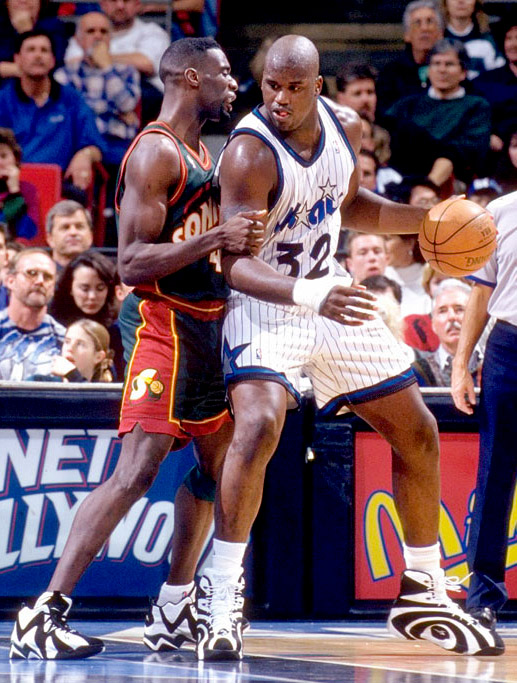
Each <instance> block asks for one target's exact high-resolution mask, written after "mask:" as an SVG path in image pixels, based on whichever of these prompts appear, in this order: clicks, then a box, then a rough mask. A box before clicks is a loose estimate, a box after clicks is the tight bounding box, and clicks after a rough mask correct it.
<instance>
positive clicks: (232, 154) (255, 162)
mask: <svg viewBox="0 0 517 683" xmlns="http://www.w3.org/2000/svg"><path fill="white" fill-rule="evenodd" d="M273 146H274V141H273V136H268V135H267V134H266V129H265V128H264V127H263V126H261V121H260V119H259V118H258V117H255V116H254V115H253V113H251V114H248V115H247V116H245V117H244V118H243V119H242V120H241V121H240V122H239V124H238V125H237V126H236V127H235V128H234V129H233V131H232V132H231V133H230V136H229V138H228V141H227V142H226V145H225V146H224V148H223V151H222V154H221V159H222V162H223V163H228V162H229V161H231V163H237V164H238V165H240V166H242V165H246V166H248V167H251V168H257V167H260V166H262V165H263V164H264V163H271V160H272V158H273V156H274V152H273Z"/></svg>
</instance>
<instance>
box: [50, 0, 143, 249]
mask: <svg viewBox="0 0 517 683" xmlns="http://www.w3.org/2000/svg"><path fill="white" fill-rule="evenodd" d="M110 35H111V22H110V20H109V19H108V17H107V16H106V15H105V14H102V13H101V12H89V13H88V14H85V15H83V16H82V17H81V19H80V20H79V22H78V24H77V30H76V34H75V37H76V40H77V43H78V45H80V47H81V48H82V50H83V59H82V60H81V61H74V62H71V63H69V64H67V65H66V66H64V67H62V68H61V69H58V71H57V72H56V74H55V78H56V81H58V82H59V83H61V84H62V85H72V86H73V87H74V88H76V90H78V91H79V92H80V93H81V95H82V96H83V98H84V100H85V102H86V104H87V105H88V106H89V107H90V108H91V109H92V110H93V112H94V113H95V115H96V122H97V128H98V130H99V133H100V134H101V135H102V138H103V141H104V155H103V159H102V163H103V166H104V167H105V169H106V171H107V173H108V183H107V197H106V205H107V207H108V208H110V209H111V214H112V215H113V216H114V203H115V186H116V180H117V173H118V168H119V166H120V162H121V161H122V158H123V156H124V154H125V153H126V151H127V149H128V147H129V145H130V143H131V140H132V139H133V138H134V137H135V135H136V133H137V131H138V127H139V125H140V116H139V114H138V113H137V107H138V106H139V104H140V101H141V92H140V74H139V72H138V70H137V69H136V67H134V66H133V65H131V64H119V63H117V62H116V61H114V57H113V55H112V54H111V52H110ZM106 232H107V236H106V239H105V244H109V245H116V244H117V235H116V226H115V221H114V218H113V219H112V220H110V221H109V222H108V225H107V228H106Z"/></svg>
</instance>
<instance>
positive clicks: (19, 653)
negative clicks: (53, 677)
mask: <svg viewBox="0 0 517 683" xmlns="http://www.w3.org/2000/svg"><path fill="white" fill-rule="evenodd" d="M105 649H106V647H105V645H104V644H103V645H102V646H99V647H95V648H94V649H93V651H90V652H87V653H85V652H84V650H81V648H79V649H77V650H75V651H73V652H63V653H57V656H56V657H41V656H40V655H39V654H38V653H37V652H35V651H34V650H31V649H30V648H19V647H18V646H17V645H15V644H14V643H11V648H10V650H9V659H40V660H46V661H54V660H56V659H88V657H93V656H94V655H98V654H100V653H101V652H104V650H105Z"/></svg>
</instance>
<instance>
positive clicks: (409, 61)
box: [377, 0, 443, 125]
mask: <svg viewBox="0 0 517 683" xmlns="http://www.w3.org/2000/svg"><path fill="white" fill-rule="evenodd" d="M402 21H403V24H404V41H405V43H406V47H405V50H404V52H403V53H402V54H401V55H400V56H399V57H398V58H397V59H395V60H393V61H392V62H390V63H388V64H387V65H386V66H385V67H384V69H383V70H382V71H381V73H380V74H379V79H378V81H377V97H378V110H379V112H380V114H381V115H384V113H385V112H386V111H387V110H388V109H389V107H391V105H392V104H394V103H395V102H397V100H400V99H401V98H402V97H406V96H409V95H414V94H418V93H421V92H422V91H423V89H424V88H425V89H427V87H428V81H427V64H428V57H429V53H430V51H431V49H432V47H433V46H434V44H435V43H436V42H437V41H438V40H440V38H443V18H442V15H441V14H440V12H439V10H438V7H437V5H436V3H435V2H434V0H413V2H409V3H408V5H407V7H406V9H405V10H404V16H403V19H402ZM381 123H382V125H384V123H383V122H382V120H381Z"/></svg>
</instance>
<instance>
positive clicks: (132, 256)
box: [118, 230, 220, 287]
mask: <svg viewBox="0 0 517 683" xmlns="http://www.w3.org/2000/svg"><path fill="white" fill-rule="evenodd" d="M219 248H220V241H219V239H218V236H217V233H216V231H215V230H209V231H208V232H206V233H204V234H203V235H199V236H198V237H192V238H191V239H188V240H185V241H182V242H175V243H174V242H173V243H160V244H156V243H144V242H136V241H135V242H132V243H131V244H129V245H121V247H120V248H119V257H118V269H119V273H120V277H121V280H122V281H123V282H125V283H126V284H127V285H132V286H134V287H137V286H138V285H142V284H145V283H148V282H154V280H159V279H160V278H162V277H165V276H166V275H170V274H171V273H175V272H177V271H178V270H181V269H182V268H185V267H186V266H189V265H190V264H191V263H194V262H195V261H198V260H199V259H201V258H203V257H205V256H208V255H209V254H210V253H211V252H213V251H216V250H217V249H219Z"/></svg>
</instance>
